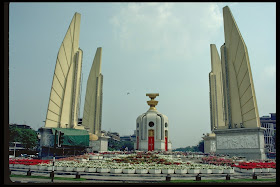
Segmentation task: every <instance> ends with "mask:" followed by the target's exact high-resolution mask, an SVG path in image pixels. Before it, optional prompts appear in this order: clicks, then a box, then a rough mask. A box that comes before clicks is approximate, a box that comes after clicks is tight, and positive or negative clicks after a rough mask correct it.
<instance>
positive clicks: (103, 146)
mask: <svg viewBox="0 0 280 187" xmlns="http://www.w3.org/2000/svg"><path fill="white" fill-rule="evenodd" d="M109 138H110V137H108V136H101V137H98V140H90V141H89V147H91V151H92V152H94V151H97V152H100V151H101V152H102V151H108V139H109Z"/></svg>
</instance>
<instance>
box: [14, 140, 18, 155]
mask: <svg viewBox="0 0 280 187" xmlns="http://www.w3.org/2000/svg"><path fill="white" fill-rule="evenodd" d="M14 143H15V145H14V158H16V145H17V142H14Z"/></svg>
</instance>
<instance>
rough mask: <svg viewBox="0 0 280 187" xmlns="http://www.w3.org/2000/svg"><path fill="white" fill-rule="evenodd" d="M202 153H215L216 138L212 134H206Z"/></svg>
mask: <svg viewBox="0 0 280 187" xmlns="http://www.w3.org/2000/svg"><path fill="white" fill-rule="evenodd" d="M203 140H204V153H215V152H216V136H215V134H214V133H210V134H209V133H207V134H206V135H205V136H204V137H203Z"/></svg>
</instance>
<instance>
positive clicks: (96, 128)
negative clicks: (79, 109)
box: [82, 47, 103, 136]
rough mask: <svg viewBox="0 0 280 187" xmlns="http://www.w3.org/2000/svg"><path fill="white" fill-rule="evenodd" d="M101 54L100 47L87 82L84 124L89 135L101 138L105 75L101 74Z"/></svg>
mask: <svg viewBox="0 0 280 187" xmlns="http://www.w3.org/2000/svg"><path fill="white" fill-rule="evenodd" d="M101 54H102V48H101V47H99V48H97V50H96V53H95V57H94V60H93V63H92V66H91V70H90V73H89V76H88V80H87V88H86V96H85V103H84V112H83V122H82V123H83V126H84V127H85V128H86V129H88V130H89V133H92V134H96V135H97V136H100V131H101V120H102V89H103V75H102V74H101Z"/></svg>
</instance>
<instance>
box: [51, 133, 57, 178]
mask: <svg viewBox="0 0 280 187" xmlns="http://www.w3.org/2000/svg"><path fill="white" fill-rule="evenodd" d="M56 136H57V130H55V135H54V143H53V148H54V149H53V166H52V172H51V181H52V182H53V178H54V163H55V152H56V139H57V138H56Z"/></svg>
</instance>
